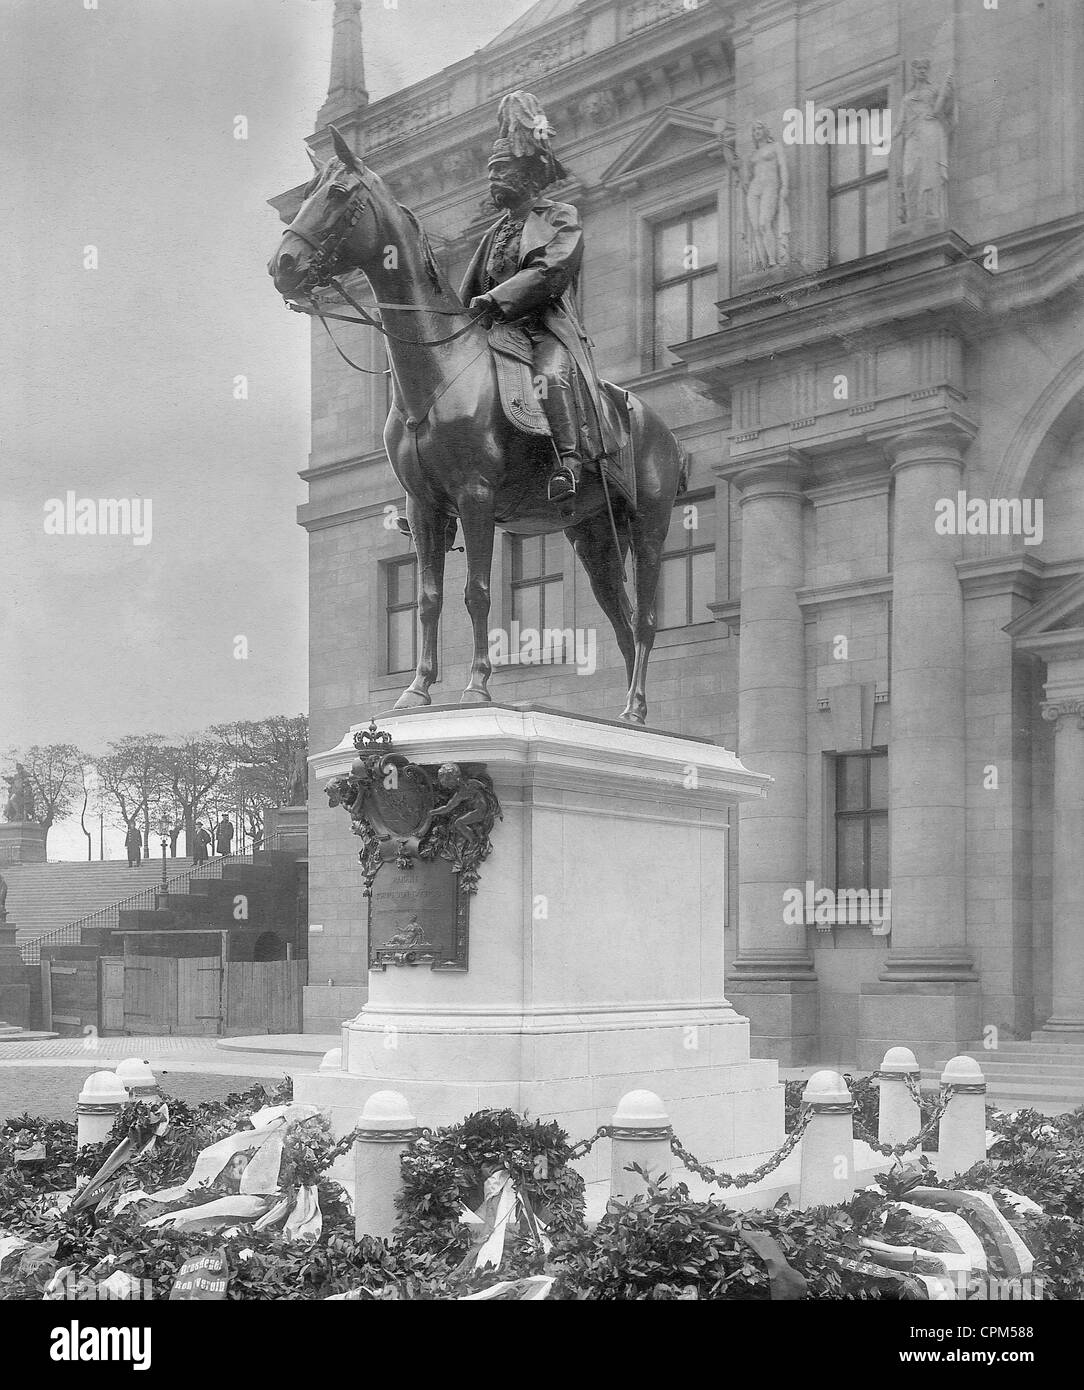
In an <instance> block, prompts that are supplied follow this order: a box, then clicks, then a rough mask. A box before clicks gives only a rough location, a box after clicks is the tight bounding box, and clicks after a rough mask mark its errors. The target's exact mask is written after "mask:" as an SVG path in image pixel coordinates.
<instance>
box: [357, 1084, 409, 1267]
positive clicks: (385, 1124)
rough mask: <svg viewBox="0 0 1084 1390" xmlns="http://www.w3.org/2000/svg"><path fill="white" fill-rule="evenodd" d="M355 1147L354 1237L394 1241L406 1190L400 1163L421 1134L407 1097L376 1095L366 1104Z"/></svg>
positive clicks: (359, 1123)
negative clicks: (398, 1206) (397, 1206)
mask: <svg viewBox="0 0 1084 1390" xmlns="http://www.w3.org/2000/svg"><path fill="white" fill-rule="evenodd" d="M357 1127H358V1130H359V1133H358V1137H357V1140H356V1142H355V1144H354V1177H355V1185H354V1235H355V1237H360V1236H377V1237H382V1238H384V1239H388V1240H390V1239H391V1236H392V1233H393V1231H394V1230H395V1221H396V1217H397V1216H398V1212H397V1211H396V1210H395V1198H396V1196H397V1195H398V1193H399V1189H400V1187H401V1186H402V1177H401V1175H400V1171H399V1160H400V1158H402V1156H403V1154H404V1153H405V1152H406V1149H407V1146H408V1145H409V1144H410V1141H411V1140H412V1139H417V1137H418V1135H419V1134H421V1129H420V1128H419V1127H418V1122H417V1120H416V1119H415V1118H414V1116H413V1115H412V1114H411V1113H410V1107H409V1106H408V1105H407V1102H406V1098H405V1096H401V1095H400V1094H399V1092H398V1091H375V1092H374V1093H373V1094H372V1095H371V1096H370V1097H369V1099H368V1100H367V1101H366V1102H365V1108H364V1109H363V1110H362V1112H361V1118H360V1119H359V1120H358V1124H357Z"/></svg>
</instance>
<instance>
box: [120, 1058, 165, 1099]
mask: <svg viewBox="0 0 1084 1390" xmlns="http://www.w3.org/2000/svg"><path fill="white" fill-rule="evenodd" d="M116 1074H117V1077H118V1079H119V1080H120V1083H121V1085H122V1086H123V1087H124V1089H125V1090H126V1091H127V1092H128V1095H129V1097H130V1098H131V1099H132V1100H144V1101H147V1102H148V1103H149V1104H152V1103H153V1102H154V1101H157V1100H161V1098H162V1097H161V1093H160V1091H159V1090H158V1078H157V1077H156V1076H155V1074H154V1072H153V1071H152V1070H151V1067H150V1063H149V1062H144V1061H143V1060H142V1058H140V1057H125V1059H124V1061H123V1062H121V1064H120V1066H118V1067H117V1072H116Z"/></svg>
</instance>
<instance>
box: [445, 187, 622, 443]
mask: <svg viewBox="0 0 1084 1390" xmlns="http://www.w3.org/2000/svg"><path fill="white" fill-rule="evenodd" d="M510 216H511V214H510V213H509V212H508V211H505V212H504V213H502V215H501V216H500V218H498V220H497V221H496V222H494V224H493V226H492V227H490V229H489V231H488V232H486V234H485V236H484V237H483V238H482V240H481V241H480V242H479V244H478V249H477V250H476V251H475V253H474V256H473V257H472V259H471V263H470V265H469V266H468V267H467V272H466V274H465V275H464V277H463V284H462V286H461V287H460V291H459V297H460V298H461V299H462V301H463V303H464V304H469V303H470V301H471V300H472V299H474V298H475V297H476V296H477V295H482V294H488V295H489V298H490V299H492V300H493V301H494V302H495V303H496V304H497V306H498V307H499V308H500V310H501V313H502V314H503V316H504V318H505V319H506V320H509V319H519V318H526V317H528V316H530V317H532V318H533V319H534V320H535V322H536V323H537V324H538V325H539V326H540V327H542V328H545V329H547V330H548V331H549V332H550V333H552V334H553V336H554V337H555V338H556V339H557V341H558V342H559V343H561V344H562V345H563V346H564V347H565V348H567V350H568V352H569V353H570V354H571V356H572V360H573V361H574V362H575V363H576V366H577V367H578V368H579V372H580V377H581V379H582V381H583V382H584V384H585V386H586V388H587V391H588V394H589V397H590V400H591V405H592V407H593V408H594V411H595V415H596V416H597V418H598V420H599V423H600V425H601V426H602V428H603V438H604V440H605V443H606V446H607V451H608V452H609V450H610V448H611V447H616V443H617V441H614V440H613V439H612V437H611V431H610V430H609V429H608V428H607V424H608V422H607V417H606V413H605V412H604V411H603V409H602V402H601V400H600V399H599V390H598V376H597V374H596V372H595V365H594V362H593V360H592V358H591V342H590V339H589V338H588V336H587V334H586V333H585V332H584V329H583V325H582V324H581V323H580V321H579V317H578V315H577V313H576V306H575V303H574V302H573V295H574V294H575V291H576V281H577V278H578V276H579V272H580V265H581V263H582V261H583V228H582V226H581V225H580V217H579V213H578V212H577V211H576V209H575V208H574V207H573V206H572V204H571V203H556V202H553V201H552V200H551V199H549V198H536V199H535V201H534V202H533V203H532V204H531V208H530V211H529V212H528V213H527V216H526V218H525V219H524V223H523V230H522V231H521V232H520V236H519V269H518V270H517V271H516V273H515V274H514V275H512V276H511V277H510V278H509V279H507V280H505V281H504V282H503V284H500V285H497V286H495V287H494V288H493V289H487V287H486V266H487V265H488V263H489V254H490V251H491V250H492V247H493V242H494V240H495V238H496V236H497V233H498V232H499V231H500V229H501V228H502V227H503V226H504V225H505V223H506V222H507V221H508V220H509V218H510Z"/></svg>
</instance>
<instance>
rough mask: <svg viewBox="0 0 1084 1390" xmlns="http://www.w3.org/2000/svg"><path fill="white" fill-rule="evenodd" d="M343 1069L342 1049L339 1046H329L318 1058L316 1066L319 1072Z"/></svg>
mask: <svg viewBox="0 0 1084 1390" xmlns="http://www.w3.org/2000/svg"><path fill="white" fill-rule="evenodd" d="M342 1069H343V1050H342V1048H341V1047H332V1048H329V1049H328V1051H327V1052H325V1053H324V1055H323V1057H321V1059H320V1066H319V1068H318V1070H319V1071H321V1072H329V1071H342Z"/></svg>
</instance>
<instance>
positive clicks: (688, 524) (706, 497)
mask: <svg viewBox="0 0 1084 1390" xmlns="http://www.w3.org/2000/svg"><path fill="white" fill-rule="evenodd" d="M714 602H715V497H714V495H713V494H712V493H710V492H703V493H693V494H692V496H690V497H683V498H682V499H681V501H680V502H679V503H678V504H677V506H676V507H675V508H674V511H673V515H672V516H671V518H670V529H669V531H667V533H666V542H665V544H664V546H663V552H662V567H661V569H660V570H659V587H658V590H657V592H656V597H655V618H656V625H657V626H658V627H659V628H665V627H689V626H690V625H692V624H693V623H710V622H711V621H712V614H711V611H710V610H709V608H708V604H709V603H714Z"/></svg>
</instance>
